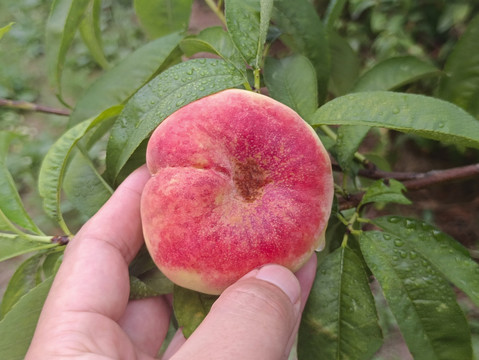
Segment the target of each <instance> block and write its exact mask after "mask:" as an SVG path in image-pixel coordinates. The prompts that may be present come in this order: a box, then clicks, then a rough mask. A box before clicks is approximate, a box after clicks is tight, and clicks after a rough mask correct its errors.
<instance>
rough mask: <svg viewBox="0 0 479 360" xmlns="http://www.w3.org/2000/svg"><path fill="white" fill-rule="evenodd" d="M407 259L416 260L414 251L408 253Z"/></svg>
mask: <svg viewBox="0 0 479 360" xmlns="http://www.w3.org/2000/svg"><path fill="white" fill-rule="evenodd" d="M409 258H411V260H414V259H415V258H417V253H416V252H415V251H410V252H409Z"/></svg>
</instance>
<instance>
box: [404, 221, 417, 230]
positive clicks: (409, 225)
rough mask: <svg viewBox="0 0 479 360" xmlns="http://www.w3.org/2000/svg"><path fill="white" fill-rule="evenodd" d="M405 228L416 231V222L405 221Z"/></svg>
mask: <svg viewBox="0 0 479 360" xmlns="http://www.w3.org/2000/svg"><path fill="white" fill-rule="evenodd" d="M405 225H406V228H407V229H410V230H415V229H416V222H415V221H414V220H410V219H406V223H405Z"/></svg>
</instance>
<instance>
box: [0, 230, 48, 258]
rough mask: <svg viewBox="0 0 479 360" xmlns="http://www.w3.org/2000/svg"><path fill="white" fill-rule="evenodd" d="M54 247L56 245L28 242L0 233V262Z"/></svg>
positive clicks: (16, 236) (27, 240)
mask: <svg viewBox="0 0 479 360" xmlns="http://www.w3.org/2000/svg"><path fill="white" fill-rule="evenodd" d="M55 246H57V244H52V243H47V242H40V241H34V240H29V239H25V238H23V237H21V236H20V235H12V234H5V233H0V262H1V261H4V260H7V259H11V258H14V257H16V256H18V255H23V254H26V253H29V252H32V251H38V250H43V249H48V248H51V247H55Z"/></svg>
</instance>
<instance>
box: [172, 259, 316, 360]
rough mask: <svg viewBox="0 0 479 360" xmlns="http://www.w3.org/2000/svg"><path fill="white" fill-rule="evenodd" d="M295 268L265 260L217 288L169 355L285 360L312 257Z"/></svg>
mask: <svg viewBox="0 0 479 360" xmlns="http://www.w3.org/2000/svg"><path fill="white" fill-rule="evenodd" d="M313 258H315V256H313ZM300 272H302V274H301V275H298V277H296V276H295V275H294V274H293V273H292V272H291V271H289V270H288V269H286V268H284V267H282V266H279V265H266V266H264V267H262V268H259V269H256V270H253V271H251V272H250V273H248V274H247V275H245V276H244V277H243V278H241V279H240V280H238V281H237V282H236V283H235V284H233V285H232V286H230V287H229V288H228V289H226V290H225V291H224V292H223V294H222V295H221V296H220V297H219V298H218V300H217V301H216V302H215V303H214V305H213V307H212V308H211V310H210V312H209V314H208V316H207V317H206V318H205V319H204V320H203V322H202V323H201V325H200V326H199V327H198V329H197V330H196V331H195V332H194V333H193V334H192V335H191V336H190V338H188V340H187V341H186V342H185V343H184V345H183V346H182V347H181V348H180V350H178V352H177V353H176V354H175V355H174V356H173V358H174V359H175V360H176V359H251V360H254V359H262V360H268V359H271V360H273V359H274V360H277V359H287V358H288V355H289V353H290V351H291V347H292V345H293V343H294V340H295V338H296V334H297V330H298V326H299V322H300V317H301V311H302V308H303V307H304V301H305V299H306V297H307V293H309V290H310V288H311V284H312V281H313V279H314V272H315V261H310V262H308V264H307V265H306V266H305V267H304V268H303V269H301V270H300ZM305 272H309V273H310V274H309V275H307V274H305ZM298 278H299V279H300V281H301V282H302V284H301V285H304V286H303V289H301V285H300V281H298ZM305 279H307V280H305ZM305 282H306V284H303V283H305ZM302 290H303V294H302ZM305 293H306V294H305Z"/></svg>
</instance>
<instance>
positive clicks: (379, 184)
mask: <svg viewBox="0 0 479 360" xmlns="http://www.w3.org/2000/svg"><path fill="white" fill-rule="evenodd" d="M405 190H406V187H405V186H404V185H403V184H402V183H400V182H399V181H397V180H394V179H389V180H387V183H386V182H385V181H384V180H377V181H375V182H374V183H372V184H371V186H369V187H368V189H367V190H366V193H365V194H364V196H363V198H362V199H361V203H360V204H359V206H360V207H361V206H363V205H365V204H367V203H371V202H382V203H388V202H394V203H397V204H404V205H409V204H411V201H410V200H409V199H408V198H407V197H405V196H404V194H403V191H405Z"/></svg>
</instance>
